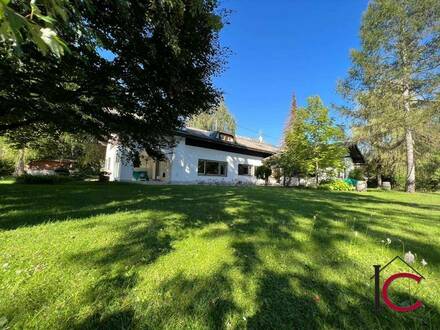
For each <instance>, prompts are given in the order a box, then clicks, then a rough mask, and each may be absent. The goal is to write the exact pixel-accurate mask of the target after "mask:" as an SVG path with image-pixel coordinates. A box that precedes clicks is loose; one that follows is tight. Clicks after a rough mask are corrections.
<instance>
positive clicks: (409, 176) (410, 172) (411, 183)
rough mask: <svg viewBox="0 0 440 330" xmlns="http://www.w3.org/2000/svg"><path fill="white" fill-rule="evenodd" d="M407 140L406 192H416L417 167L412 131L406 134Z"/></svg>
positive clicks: (407, 131)
mask: <svg viewBox="0 0 440 330" xmlns="http://www.w3.org/2000/svg"><path fill="white" fill-rule="evenodd" d="M405 140H406V192H409V193H413V192H415V191H416V166H415V162H414V139H413V136H412V132H411V130H409V129H407V130H406V132H405Z"/></svg>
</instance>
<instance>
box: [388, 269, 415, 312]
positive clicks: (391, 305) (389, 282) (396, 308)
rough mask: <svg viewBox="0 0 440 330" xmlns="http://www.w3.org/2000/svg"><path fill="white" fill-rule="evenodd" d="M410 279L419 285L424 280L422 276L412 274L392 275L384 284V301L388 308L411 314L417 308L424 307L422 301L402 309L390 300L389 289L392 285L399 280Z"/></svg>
mask: <svg viewBox="0 0 440 330" xmlns="http://www.w3.org/2000/svg"><path fill="white" fill-rule="evenodd" d="M401 277H404V278H410V279H412V280H414V281H416V282H417V283H419V282H420V281H421V280H422V277H421V276H418V275H415V274H411V273H397V274H394V275H391V276H390V277H389V278H388V279H387V280H386V281H385V283H384V284H383V288H382V298H383V301H384V302H385V304H387V306H388V307H389V308H391V309H392V310H395V311H397V312H411V311H414V310H416V309H417V308H420V307H422V306H423V304H422V302H421V301H420V300H417V301H416V302H415V303H414V304H412V305H410V306H404V307H400V306H397V305H395V304H394V303H393V302H392V301H391V299H390V298H388V287H389V286H390V285H391V283H393V281H394V280H396V279H398V278H401Z"/></svg>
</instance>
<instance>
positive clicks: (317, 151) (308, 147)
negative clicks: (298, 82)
mask: <svg viewBox="0 0 440 330" xmlns="http://www.w3.org/2000/svg"><path fill="white" fill-rule="evenodd" d="M293 111H294V112H295V113H294V114H289V118H293V119H292V120H289V122H290V124H289V126H288V128H286V131H285V136H284V142H283V150H282V151H281V153H280V154H278V155H277V156H276V157H275V165H278V166H279V167H281V168H282V170H283V175H284V177H288V178H290V177H291V176H294V175H296V176H306V175H310V174H313V175H315V177H316V183H317V184H319V181H318V178H319V174H320V172H323V171H326V170H327V169H328V168H332V169H338V168H340V167H342V161H343V157H344V156H345V155H346V154H347V149H346V147H345V146H344V143H343V142H344V133H343V130H342V129H341V128H340V127H338V126H337V125H335V124H334V122H333V120H332V119H331V118H330V117H329V115H328V109H327V108H326V107H325V106H324V104H323V102H322V100H321V98H320V97H319V96H312V97H309V98H308V99H307V106H306V107H300V108H296V106H295V107H292V109H291V112H293Z"/></svg>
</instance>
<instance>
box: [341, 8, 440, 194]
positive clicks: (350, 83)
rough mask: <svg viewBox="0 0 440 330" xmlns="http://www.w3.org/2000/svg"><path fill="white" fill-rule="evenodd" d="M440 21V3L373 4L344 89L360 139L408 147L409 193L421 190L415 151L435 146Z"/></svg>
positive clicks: (385, 147) (381, 145) (383, 145)
mask: <svg viewBox="0 0 440 330" xmlns="http://www.w3.org/2000/svg"><path fill="white" fill-rule="evenodd" d="M439 22H440V1H438V0H375V1H372V2H370V4H369V5H368V9H367V11H366V12H365V14H364V16H363V19H362V26H361V34H360V35H361V49H360V50H355V51H352V54H351V58H352V62H353V66H352V68H351V69H350V71H349V76H348V78H347V79H346V80H345V81H343V82H342V83H341V84H340V86H339V88H340V91H341V93H342V95H343V96H345V97H346V98H347V99H348V100H349V101H352V102H353V103H354V105H353V106H352V107H351V108H346V109H345V112H346V113H347V114H348V115H350V116H351V117H352V118H353V119H354V126H356V128H357V130H356V132H357V136H355V137H356V138H357V139H358V140H364V141H367V142H369V143H371V144H372V145H374V146H375V147H379V148H382V149H383V150H391V149H395V148H399V147H401V146H405V150H406V167H407V176H406V190H407V191H408V192H414V191H415V187H416V168H415V166H416V162H415V157H416V152H415V149H417V147H418V144H421V143H423V144H427V143H431V142H433V139H432V138H431V134H430V130H431V129H432V128H434V127H435V125H434V122H433V115H434V114H435V112H438V109H439V104H438V91H439V82H440V76H439V67H440V53H439V49H440V25H439ZM436 100H437V101H436ZM433 125H434V126H433Z"/></svg>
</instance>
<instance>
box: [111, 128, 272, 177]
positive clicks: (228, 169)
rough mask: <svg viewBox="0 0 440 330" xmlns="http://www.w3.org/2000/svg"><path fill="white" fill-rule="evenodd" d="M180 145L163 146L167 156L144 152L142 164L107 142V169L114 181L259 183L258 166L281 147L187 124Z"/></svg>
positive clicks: (177, 140)
mask: <svg viewBox="0 0 440 330" xmlns="http://www.w3.org/2000/svg"><path fill="white" fill-rule="evenodd" d="M175 139H176V145H175V146H174V147H173V148H171V149H169V150H163V153H164V154H165V160H163V161H156V160H154V159H152V158H151V157H149V156H148V155H147V153H146V152H141V153H140V160H141V162H140V166H139V167H133V165H132V162H128V161H125V160H124V159H123V154H122V151H121V149H120V148H119V147H118V145H117V144H115V143H109V144H108V145H107V152H106V162H105V167H106V170H107V171H108V172H109V173H110V181H137V180H140V181H147V180H148V181H161V182H166V183H214V182H217V183H225V184H234V183H257V181H258V180H257V178H256V177H255V168H256V167H258V166H261V165H262V161H263V159H264V158H266V157H269V156H271V155H273V154H275V153H276V152H277V151H278V149H277V147H275V146H273V145H270V144H267V143H263V142H262V141H255V140H252V139H249V138H244V137H239V136H233V135H231V134H228V133H223V132H219V131H212V132H211V131H205V130H201V129H196V128H185V129H183V130H181V131H179V132H178V133H176V137H175Z"/></svg>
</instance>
